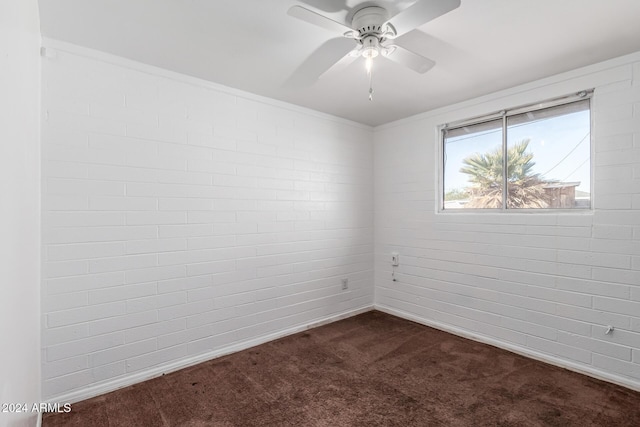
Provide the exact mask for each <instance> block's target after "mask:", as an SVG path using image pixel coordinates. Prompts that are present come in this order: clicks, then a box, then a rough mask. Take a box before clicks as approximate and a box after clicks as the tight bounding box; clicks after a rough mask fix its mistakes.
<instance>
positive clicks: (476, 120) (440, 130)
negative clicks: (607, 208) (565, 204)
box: [436, 88, 594, 215]
mask: <svg viewBox="0 0 640 427" xmlns="http://www.w3.org/2000/svg"><path fill="white" fill-rule="evenodd" d="M593 94H594V89H593V88H592V89H584V90H581V91H579V92H575V93H572V94H569V95H564V96H560V97H557V98H551V99H547V100H544V101H540V102H535V103H531V104H525V105H520V106H517V107H511V108H507V109H502V110H499V111H495V112H492V113H489V114H484V115H480V116H475V117H471V118H467V119H462V120H457V121H453V122H448V123H444V124H441V125H439V126H437V127H436V132H437V138H438V158H437V162H438V168H437V169H438V176H437V179H436V183H437V185H438V190H437V191H436V194H437V195H438V204H437V205H436V212H437V213H439V214H454V215H456V214H464V213H467V214H468V213H483V214H492V213H493V214H504V213H525V214H526V213H573V214H585V213H593V211H594V185H593V183H594V179H593V178H594V176H593V156H594V147H593ZM584 100H588V101H589V151H590V156H589V175H590V180H591V185H590V187H591V188H590V197H589V207H588V208H517V209H513V208H507V197H506V195H507V194H508V193H507V185H508V176H507V174H506V173H503V176H502V206H501V207H500V208H494V209H482V208H464V209H445V207H444V205H445V200H444V196H445V189H444V185H445V182H444V172H445V131H446V130H447V129H455V128H460V127H464V126H472V125H476V124H480V123H483V122H488V121H492V120H498V119H500V120H501V121H502V154H503V155H502V167H503V171H506V170H507V161H508V159H507V151H508V144H507V136H508V135H507V128H508V126H507V119H508V118H509V117H511V116H515V115H518V114H523V113H528V112H533V111H538V110H543V109H546V108H551V107H557V106H560V105H565V104H571V103H574V102H579V101H584Z"/></svg>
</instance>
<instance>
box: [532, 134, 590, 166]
mask: <svg viewBox="0 0 640 427" xmlns="http://www.w3.org/2000/svg"><path fill="white" fill-rule="evenodd" d="M589 134H591V132H587V134H586V135H585V136H584V137H583V138H582V139H581V140H580V141H579V142H578V143H577V144H576V145H575V146H574V147H573V148H572V149H571V151H569V152H568V153H567V155H566V156H564V157H563V158H562V159H560V161H559V162H558V163H556V164H555V165H554V166H553V167H552V168H551V169H549V170H548V171H546V172H545V173H543V174H542V176H545V175H546V174H548V173H549V172H551V171H552V170H554V169H555V168H557V167H558V166H560V164H561V163H562V162H564V161H565V159H566V158H567V157H569V156H570V155H571V153H573V152H574V151H576V148H578V147H579V146H580V144H582V143H583V142H584V141H585V140H586V139H587V137H588V136H589Z"/></svg>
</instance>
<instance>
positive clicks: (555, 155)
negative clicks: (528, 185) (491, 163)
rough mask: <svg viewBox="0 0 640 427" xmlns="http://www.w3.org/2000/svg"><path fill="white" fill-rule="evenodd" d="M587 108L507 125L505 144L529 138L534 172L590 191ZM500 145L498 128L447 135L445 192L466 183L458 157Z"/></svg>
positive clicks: (547, 178)
mask: <svg viewBox="0 0 640 427" xmlns="http://www.w3.org/2000/svg"><path fill="white" fill-rule="evenodd" d="M589 131H590V115H589V110H584V111H578V112H574V113H570V114H566V115H562V116H557V117H552V118H547V119H541V120H534V121H531V122H525V123H523V124H517V125H513V126H510V127H508V129H507V144H508V146H511V145H512V144H515V143H517V142H520V141H522V140H523V139H529V140H530V142H529V146H528V150H527V151H528V152H532V153H533V154H534V158H533V161H534V162H535V163H536V164H535V166H534V173H539V174H541V175H542V176H543V177H544V178H545V179H546V180H558V181H562V182H578V181H579V182H580V185H579V186H578V187H577V190H578V191H585V192H590V188H591V172H590V160H589V159H590V154H591V144H590V139H591V138H590V133H589ZM501 145H502V134H501V129H495V130H490V131H482V132H478V133H475V134H466V135H461V136H457V137H453V138H449V139H447V141H446V144H445V159H446V160H445V175H444V183H445V193H446V192H448V191H451V190H453V189H462V188H465V187H468V186H470V184H469V183H468V177H469V176H468V175H466V174H463V173H460V172H459V170H460V168H461V167H462V166H463V164H462V160H463V159H464V158H465V157H467V156H469V155H470V154H473V153H486V152H487V151H490V150H492V149H495V148H496V147H499V146H501Z"/></svg>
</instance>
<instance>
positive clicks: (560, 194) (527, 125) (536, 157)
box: [507, 100, 591, 209]
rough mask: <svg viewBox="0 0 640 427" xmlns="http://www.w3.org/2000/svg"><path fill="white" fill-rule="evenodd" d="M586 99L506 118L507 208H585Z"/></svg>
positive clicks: (587, 201)
mask: <svg viewBox="0 0 640 427" xmlns="http://www.w3.org/2000/svg"><path fill="white" fill-rule="evenodd" d="M590 129H591V126H590V114H589V100H583V101H578V102H574V103H571V104H565V105H559V106H556V107H551V108H545V109H540V110H535V111H530V112H526V113H522V114H517V115H514V116H511V117H508V118H507V208H512V209H518V208H529V209H531V208H545V209H549V208H561V209H571V208H589V207H590V205H591V202H590V200H591V143H590V140H591V134H590Z"/></svg>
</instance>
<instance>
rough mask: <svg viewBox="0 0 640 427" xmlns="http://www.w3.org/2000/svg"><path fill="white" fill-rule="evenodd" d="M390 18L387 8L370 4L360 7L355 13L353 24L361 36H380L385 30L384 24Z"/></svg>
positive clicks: (362, 37)
mask: <svg viewBox="0 0 640 427" xmlns="http://www.w3.org/2000/svg"><path fill="white" fill-rule="evenodd" d="M387 19H389V17H388V14H387V11H386V9H384V8H382V7H377V6H370V7H365V8H363V9H360V10H359V11H357V12H356V13H355V14H354V15H353V20H352V21H351V26H352V28H353V29H354V30H356V31H358V33H359V35H360V38H361V39H364V38H365V37H367V36H378V37H379V36H380V35H381V34H383V33H384V32H385V29H384V28H383V25H384V23H385V22H387Z"/></svg>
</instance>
